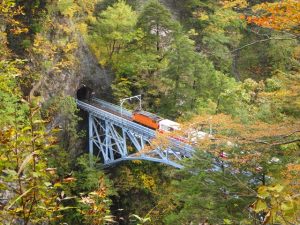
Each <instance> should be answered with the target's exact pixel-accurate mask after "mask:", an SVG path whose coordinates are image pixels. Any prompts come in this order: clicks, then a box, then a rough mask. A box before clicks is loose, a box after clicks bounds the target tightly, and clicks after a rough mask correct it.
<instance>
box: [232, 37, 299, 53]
mask: <svg viewBox="0 0 300 225" xmlns="http://www.w3.org/2000/svg"><path fill="white" fill-rule="evenodd" d="M294 39H296V37H294V38H291V37H290V38H280V37H275V38H272V37H270V38H265V39H261V40H257V41H253V42H251V43H248V44H246V45H243V46H242V47H239V48H236V49H234V50H232V51H231V53H234V52H236V51H239V50H241V49H243V48H246V47H249V46H251V45H254V44H257V43H261V42H266V41H271V40H294Z"/></svg>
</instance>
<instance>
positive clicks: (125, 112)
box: [92, 98, 132, 117]
mask: <svg viewBox="0 0 300 225" xmlns="http://www.w3.org/2000/svg"><path fill="white" fill-rule="evenodd" d="M92 100H93V101H95V102H97V103H99V104H100V105H102V106H103V107H104V108H107V109H108V110H112V111H115V112H118V113H121V107H120V106H118V105H115V104H112V103H109V102H106V101H103V100H101V99H98V98H92ZM122 115H124V116H127V117H132V112H131V111H129V110H127V109H124V108H122Z"/></svg>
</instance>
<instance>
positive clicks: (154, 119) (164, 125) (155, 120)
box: [132, 111, 180, 132]
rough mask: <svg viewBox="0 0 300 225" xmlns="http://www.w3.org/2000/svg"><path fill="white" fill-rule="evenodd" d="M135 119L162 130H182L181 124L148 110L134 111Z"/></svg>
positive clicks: (137, 121) (144, 124)
mask: <svg viewBox="0 0 300 225" xmlns="http://www.w3.org/2000/svg"><path fill="white" fill-rule="evenodd" d="M132 119H133V121H134V122H136V123H139V124H142V125H143V126H146V127H149V128H151V129H154V130H159V131H160V132H172V131H175V130H180V124H179V123H176V122H174V121H171V120H168V119H163V118H161V117H160V116H157V115H155V114H152V113H149V112H146V111H134V112H133V117H132Z"/></svg>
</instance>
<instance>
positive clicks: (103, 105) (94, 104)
mask: <svg viewBox="0 0 300 225" xmlns="http://www.w3.org/2000/svg"><path fill="white" fill-rule="evenodd" d="M76 101H77V105H78V107H79V108H81V109H83V110H85V111H86V112H88V114H89V118H88V122H89V154H90V155H96V156H98V157H100V156H102V158H103V161H104V162H103V163H104V165H111V164H114V163H117V162H120V161H124V160H149V161H154V162H160V163H164V164H168V165H171V166H174V167H177V168H182V165H180V163H178V161H180V160H182V159H183V158H189V157H191V156H192V153H193V148H192V147H191V146H190V145H187V144H186V143H182V142H180V141H178V140H176V139H174V138H170V141H169V143H170V144H169V146H168V147H164V148H162V147H155V148H154V147H153V149H151V141H152V140H153V139H154V138H155V136H156V132H155V131H154V130H151V129H149V128H147V127H144V126H142V125H140V124H137V123H135V122H133V121H131V118H132V114H131V112H130V111H128V110H124V109H123V110H122V116H121V114H120V110H121V108H120V107H119V106H117V105H114V104H111V103H108V102H105V101H102V100H100V99H96V98H93V99H92V100H91V101H80V100H76ZM145 146H150V150H148V151H143V149H144V147H145ZM148 148H149V147H148ZM148 148H147V149H148Z"/></svg>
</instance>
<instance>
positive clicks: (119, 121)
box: [76, 99, 194, 157]
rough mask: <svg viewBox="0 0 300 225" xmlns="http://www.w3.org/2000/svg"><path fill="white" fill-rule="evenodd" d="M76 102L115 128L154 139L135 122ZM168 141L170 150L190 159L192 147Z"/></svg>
mask: <svg viewBox="0 0 300 225" xmlns="http://www.w3.org/2000/svg"><path fill="white" fill-rule="evenodd" d="M93 100H95V101H97V102H98V103H99V104H103V105H105V106H107V107H112V108H110V109H115V110H118V106H116V105H113V104H110V103H107V102H105V101H102V100H99V99H93ZM76 102H77V105H78V106H79V107H80V108H82V109H84V110H85V111H87V112H89V113H92V114H94V115H95V116H96V117H97V116H99V117H100V118H102V119H104V120H108V121H112V122H113V123H114V124H116V125H117V126H119V127H122V128H126V129H129V130H132V131H133V132H134V133H136V134H137V135H143V136H144V137H146V138H147V139H149V140H151V139H153V138H155V137H156V131H154V130H151V129H149V128H147V127H145V126H142V125H140V124H137V123H135V122H132V121H129V120H127V119H125V118H122V117H121V116H118V115H115V114H113V113H110V112H107V111H105V110H104V109H100V108H97V107H96V106H93V105H90V104H88V103H85V102H83V101H80V100H78V99H77V100H76ZM104 108H105V107H104ZM129 112H130V111H127V112H126V113H127V114H128V115H129ZM169 141H170V147H171V148H173V149H178V150H180V152H181V154H183V153H184V155H186V156H187V157H190V156H191V154H192V153H193V152H194V149H193V147H192V146H191V145H189V144H187V143H184V142H182V141H179V140H177V139H175V138H172V137H170V138H169Z"/></svg>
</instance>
